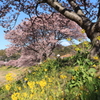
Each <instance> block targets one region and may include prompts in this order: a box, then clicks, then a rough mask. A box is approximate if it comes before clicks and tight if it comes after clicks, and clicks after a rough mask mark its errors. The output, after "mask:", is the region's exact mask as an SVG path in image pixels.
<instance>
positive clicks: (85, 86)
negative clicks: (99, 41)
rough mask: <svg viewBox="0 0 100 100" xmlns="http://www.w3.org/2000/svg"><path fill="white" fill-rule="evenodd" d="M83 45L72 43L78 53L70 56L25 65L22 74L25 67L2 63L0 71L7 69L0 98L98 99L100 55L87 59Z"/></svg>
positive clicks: (99, 92) (99, 94) (99, 99)
mask: <svg viewBox="0 0 100 100" xmlns="http://www.w3.org/2000/svg"><path fill="white" fill-rule="evenodd" d="M84 45H86V46H85V49H83V48H82V49H80V48H78V47H77V46H74V47H75V50H76V51H77V54H76V55H74V56H72V57H68V58H64V59H60V58H57V59H47V60H46V61H44V62H42V64H41V65H36V66H32V67H30V68H28V69H27V68H26V69H25V70H27V71H26V73H23V77H21V76H20V75H21V74H22V73H21V71H22V70H24V68H18V69H16V68H14V67H4V66H3V67H2V68H1V72H2V73H3V72H4V71H8V73H7V75H6V72H5V73H4V74H3V76H6V84H5V85H3V86H2V87H1V88H0V100H100V71H99V70H100V59H99V58H98V57H97V56H96V57H93V59H90V58H89V56H88V55H89V52H88V49H87V48H88V46H87V43H86V42H85V44H84ZM83 51H84V52H83ZM11 72H14V73H11ZM15 73H17V75H16V76H14V74H15ZM18 77H19V78H18Z"/></svg>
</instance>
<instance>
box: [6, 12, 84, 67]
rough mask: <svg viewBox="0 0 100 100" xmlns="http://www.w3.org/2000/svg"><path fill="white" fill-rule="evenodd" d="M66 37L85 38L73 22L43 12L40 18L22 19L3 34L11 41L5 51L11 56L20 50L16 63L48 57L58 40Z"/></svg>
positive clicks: (30, 62)
mask: <svg viewBox="0 0 100 100" xmlns="http://www.w3.org/2000/svg"><path fill="white" fill-rule="evenodd" d="M55 20H56V21H57V22H56V21H55ZM68 37H71V38H74V39H78V38H79V37H83V38H85V35H83V34H81V33H80V27H79V26H78V25H77V24H76V23H75V22H73V21H70V20H69V19H66V18H65V17H64V16H62V15H61V14H59V13H58V14H57V13H56V14H53V15H50V14H43V15H41V16H40V18H39V17H32V18H31V19H27V20H25V21H23V22H22V23H21V24H19V25H18V26H16V28H15V29H13V30H11V31H9V32H8V33H6V34H5V38H6V39H7V40H9V41H10V42H11V45H9V48H8V49H6V52H7V55H8V56H11V55H12V54H14V53H16V52H18V51H21V57H20V58H19V59H18V63H17V64H18V65H19V66H22V65H23V64H24V65H27V64H29V65H32V64H33V63H35V62H39V61H43V60H45V59H46V58H48V57H50V55H51V54H52V51H53V50H54V48H55V47H56V45H57V44H58V42H59V40H61V39H65V38H68ZM25 63H27V64H25Z"/></svg>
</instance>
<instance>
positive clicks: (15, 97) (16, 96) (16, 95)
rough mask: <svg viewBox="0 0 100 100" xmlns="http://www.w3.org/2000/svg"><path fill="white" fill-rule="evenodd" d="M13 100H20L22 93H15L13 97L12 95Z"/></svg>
mask: <svg viewBox="0 0 100 100" xmlns="http://www.w3.org/2000/svg"><path fill="white" fill-rule="evenodd" d="M11 99H12V100H19V99H20V93H18V92H17V93H13V94H12V95H11Z"/></svg>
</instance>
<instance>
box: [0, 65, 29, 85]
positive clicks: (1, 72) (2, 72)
mask: <svg viewBox="0 0 100 100" xmlns="http://www.w3.org/2000/svg"><path fill="white" fill-rule="evenodd" d="M27 70H28V67H26V68H25V67H24V68H23V67H20V68H18V67H11V66H2V67H0V87H1V86H2V85H3V84H5V83H6V79H5V76H6V74H8V73H12V74H13V75H16V76H17V77H16V78H18V77H19V76H21V75H22V74H24V73H23V72H26V71H27ZM22 71H23V72H22Z"/></svg>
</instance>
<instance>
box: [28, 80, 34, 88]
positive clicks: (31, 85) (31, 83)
mask: <svg viewBox="0 0 100 100" xmlns="http://www.w3.org/2000/svg"><path fill="white" fill-rule="evenodd" d="M27 84H28V86H29V87H30V88H31V89H32V88H33V87H34V85H35V82H34V81H29V82H28V83H27Z"/></svg>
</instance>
